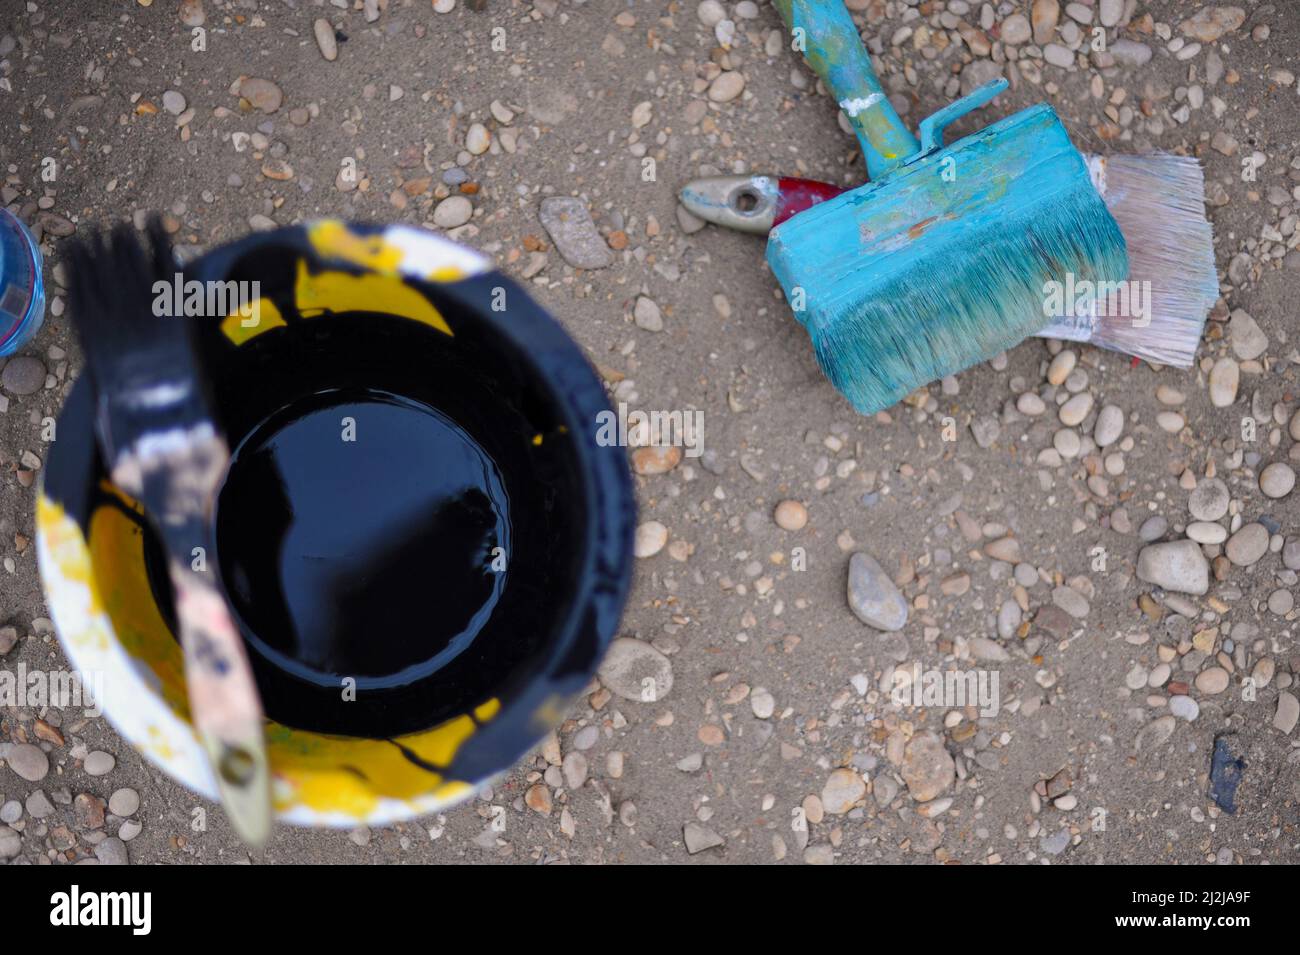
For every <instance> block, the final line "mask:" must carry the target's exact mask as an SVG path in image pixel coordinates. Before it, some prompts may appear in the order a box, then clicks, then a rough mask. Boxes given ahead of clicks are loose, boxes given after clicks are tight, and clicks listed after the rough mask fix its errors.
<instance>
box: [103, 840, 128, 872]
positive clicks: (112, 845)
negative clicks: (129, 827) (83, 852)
mask: <svg viewBox="0 0 1300 955" xmlns="http://www.w3.org/2000/svg"><path fill="white" fill-rule="evenodd" d="M95 858H96V859H98V860H99V863H100V865H128V864H129V860H128V859H127V855H126V843H124V842H123V841H122V840H121V839H119V838H117V836H109V837H108V838H107V839H105V840H104V841H103V842H101V843H100V844H99V845H97V846H95Z"/></svg>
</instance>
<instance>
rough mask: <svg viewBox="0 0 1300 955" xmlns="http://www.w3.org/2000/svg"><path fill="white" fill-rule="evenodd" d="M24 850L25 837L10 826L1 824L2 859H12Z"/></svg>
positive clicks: (0, 855)
mask: <svg viewBox="0 0 1300 955" xmlns="http://www.w3.org/2000/svg"><path fill="white" fill-rule="evenodd" d="M22 851H23V837H22V836H20V835H19V834H18V833H17V832H15V831H14V830H12V829H10V828H9V827H8V826H0V859H12V858H13V857H14V856H16V855H18V853H20V852H22Z"/></svg>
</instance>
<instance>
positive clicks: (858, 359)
mask: <svg viewBox="0 0 1300 955" xmlns="http://www.w3.org/2000/svg"><path fill="white" fill-rule="evenodd" d="M774 2H775V5H776V6H777V8H778V9H779V10H780V11H781V15H782V16H783V17H784V18H785V20H786V23H787V24H788V25H789V26H790V29H791V35H792V37H793V38H794V42H795V45H796V47H800V46H802V48H803V49H804V54H805V56H806V57H807V59H808V62H809V63H810V64H811V65H812V67H813V68H814V69H815V70H816V71H817V73H818V75H820V76H821V78H822V80H823V82H824V83H825V84H826V86H827V87H828V88H829V89H830V90H831V92H832V94H833V95H834V96H835V98H836V100H837V101H838V102H839V104H840V108H841V109H843V110H844V113H845V115H846V116H847V117H848V119H849V122H850V123H851V124H852V125H853V127H854V130H855V132H856V133H857V137H858V141H859V144H860V145H861V147H862V150H863V154H864V156H865V157H866V161H867V172H868V174H869V175H870V176H871V179H872V181H871V182H870V183H868V184H867V185H865V186H860V187H859V188H857V189H854V190H852V191H850V192H846V193H844V194H843V195H840V196H838V197H836V198H834V199H831V200H829V201H826V202H822V203H820V204H818V205H815V206H813V207H812V208H810V209H809V210H807V211H806V212H802V213H800V214H799V215H796V216H794V217H793V218H791V219H789V220H787V221H786V222H784V223H782V224H781V225H779V226H777V227H776V228H775V229H774V230H773V231H772V232H771V233H770V235H769V237H768V245H767V260H768V264H769V265H770V266H771V268H772V271H773V273H774V274H775V275H776V277H777V280H778V281H779V282H780V283H781V287H782V288H783V289H784V290H785V295H786V298H787V300H788V301H789V302H790V306H791V308H792V309H793V310H794V312H795V314H796V316H797V317H798V318H799V320H800V321H801V322H802V323H803V325H804V327H805V328H806V329H807V330H808V333H809V335H810V336H811V338H812V342H813V348H814V350H815V352H816V355H817V360H818V362H819V363H820V364H821V367H822V370H823V371H824V372H825V373H826V376H827V377H828V378H829V379H830V380H831V382H832V384H834V385H835V387H836V388H838V389H839V390H840V392H841V393H843V394H844V396H845V397H847V398H848V399H849V401H850V402H852V404H853V406H854V407H855V408H856V409H857V410H858V411H860V412H862V413H864V414H869V413H872V412H875V411H879V410H881V409H883V408H888V407H889V406H890V405H893V404H895V403H896V402H897V401H899V400H900V399H901V398H903V397H904V396H906V395H907V394H909V393H910V392H912V391H913V390H915V389H916V388H918V387H919V386H921V385H924V384H927V383H928V382H930V381H933V380H935V379H936V378H942V377H943V376H944V375H948V374H953V373H955V372H958V371H961V370H962V369H963V368H967V367H969V366H970V365H973V364H975V363H977V362H980V361H984V360H986V359H988V358H991V357H992V356H993V355H996V354H997V353H998V352H1000V351H1002V350H1004V349H1006V348H1009V347H1011V346H1012V345H1015V344H1016V343H1017V342H1019V341H1021V340H1022V339H1024V338H1026V337H1028V336H1030V335H1032V334H1033V333H1034V332H1036V331H1038V330H1039V329H1040V328H1041V327H1043V326H1044V325H1045V324H1047V321H1048V318H1049V315H1048V314H1047V313H1046V312H1045V311H1044V303H1045V299H1046V298H1047V296H1048V294H1049V290H1050V289H1052V288H1056V287H1062V286H1068V287H1078V286H1080V285H1081V284H1082V283H1091V284H1095V283H1098V282H1108V283H1111V282H1122V281H1123V280H1124V279H1125V278H1127V276H1128V257H1127V254H1126V251H1125V247H1124V237H1123V235H1122V234H1121V233H1120V230H1119V226H1118V225H1117V224H1116V223H1115V220H1114V219H1113V218H1111V215H1110V213H1109V212H1108V211H1107V209H1106V205H1105V203H1104V202H1103V201H1102V200H1101V197H1100V196H1099V195H1098V194H1097V190H1096V189H1094V188H1093V186H1092V182H1091V179H1090V177H1089V174H1088V169H1087V167H1086V165H1085V164H1084V161H1083V157H1082V156H1081V155H1080V154H1079V151H1078V150H1077V149H1075V147H1074V145H1073V144H1072V143H1071V142H1070V138H1069V136H1068V135H1067V134H1066V132H1065V127H1064V126H1062V125H1061V122H1060V120H1059V119H1058V118H1057V116H1056V114H1055V113H1054V112H1053V111H1052V109H1051V108H1050V107H1049V106H1047V105H1045V104H1040V105H1038V106H1034V107H1031V108H1029V109H1026V110H1023V111H1022V112H1020V113H1017V114H1015V115H1014V116H1010V117H1008V118H1006V119H1003V120H1001V121H1000V122H998V123H995V124H994V125H992V126H990V127H988V128H986V129H983V130H981V131H980V132H978V133H975V134H974V135H971V136H968V137H966V138H965V139H962V140H959V141H958V142H956V143H953V144H952V145H950V146H945V145H944V144H943V131H944V128H945V127H946V126H947V125H948V124H949V123H951V122H952V121H953V120H955V119H957V118H959V117H960V116H962V115H964V114H966V113H968V112H970V111H971V110H973V109H976V108H978V107H980V106H982V105H984V104H985V103H987V102H988V101H989V100H991V99H992V98H993V97H994V96H996V95H997V94H998V93H1000V92H1001V91H1002V90H1003V89H1005V88H1006V81H1005V80H997V81H995V82H993V83H989V84H987V85H985V86H983V87H981V88H979V89H977V90H975V91H974V92H973V93H971V94H970V95H969V96H966V97H964V98H962V99H961V100H958V101H957V102H956V103H952V104H950V105H949V106H947V107H946V108H944V109H942V110H940V111H939V112H938V113H935V114H934V115H932V116H930V117H928V118H927V119H925V120H924V121H923V122H922V123H921V125H920V129H919V132H920V140H919V141H918V140H917V139H916V138H915V137H913V136H912V135H911V133H910V132H909V131H908V130H907V128H906V127H905V126H904V125H903V123H902V121H901V120H900V119H899V117H898V114H897V113H896V112H895V111H894V109H893V107H892V106H890V104H889V100H888V98H887V97H886V96H885V94H884V91H883V90H882V89H881V86H880V83H879V81H878V80H877V79H876V76H875V73H874V71H873V69H872V67H871V60H870V57H869V56H868V54H867V51H866V49H865V48H864V47H863V46H862V42H861V40H860V39H859V38H858V33H857V29H856V27H854V25H853V21H852V19H851V18H850V17H849V14H848V11H847V10H845V8H844V5H843V3H842V2H841V0H774ZM1085 287H1086V286H1085Z"/></svg>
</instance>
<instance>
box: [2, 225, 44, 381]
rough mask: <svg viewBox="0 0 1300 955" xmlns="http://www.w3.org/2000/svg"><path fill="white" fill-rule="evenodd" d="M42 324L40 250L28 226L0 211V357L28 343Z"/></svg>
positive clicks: (42, 295)
mask: <svg viewBox="0 0 1300 955" xmlns="http://www.w3.org/2000/svg"><path fill="white" fill-rule="evenodd" d="M44 321H45V283H44V281H42V279H41V250H40V248H38V247H37V245H36V240H35V239H34V238H32V234H31V233H30V232H28V231H27V227H26V226H25V225H23V224H22V222H20V221H19V220H18V219H17V218H16V217H15V216H14V215H12V214H11V213H9V212H8V211H6V210H4V209H0V357H3V356H4V355H12V354H13V353H14V352H16V351H18V349H20V348H22V347H23V346H24V345H26V344H27V343H28V342H29V341H31V339H32V336H33V335H35V334H36V333H37V332H38V331H39V330H40V327H41V323H42V322H44Z"/></svg>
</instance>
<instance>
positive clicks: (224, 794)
mask: <svg viewBox="0 0 1300 955" xmlns="http://www.w3.org/2000/svg"><path fill="white" fill-rule="evenodd" d="M170 565H171V566H170V576H171V580H172V589H173V590H174V591H175V594H176V618H177V622H178V623H179V624H180V632H181V633H180V637H181V649H182V650H183V651H184V654H185V682H186V684H187V685H188V687H189V696H190V715H191V717H192V718H193V720H194V728H195V729H196V730H197V731H198V734H199V739H200V740H201V741H202V743H203V746H204V748H205V749H206V750H207V751H208V758H209V760H211V763H212V772H213V774H214V775H215V776H216V777H217V787H218V789H219V790H220V792H221V802H222V805H223V806H224V807H225V810H226V815H227V816H228V817H229V818H230V821H231V824H232V825H233V826H234V827H235V829H236V831H237V832H238V833H239V834H240V836H241V837H242V838H243V839H244V840H245V841H246V842H248V843H250V844H252V845H255V846H257V845H261V844H262V843H263V842H265V841H266V837H267V835H268V834H269V832H270V827H271V807H270V802H269V793H270V768H269V766H268V764H267V758H266V740H265V736H264V731H263V728H262V724H263V720H262V704H261V700H260V698H259V697H258V694H257V686H256V684H255V683H254V682H253V673H252V669H251V668H250V667H249V663H248V656H247V654H246V653H245V652H244V645H243V641H242V639H241V638H240V635H239V631H238V630H237V629H236V628H235V622H234V620H232V619H231V616H230V609H229V607H228V606H227V604H226V600H225V597H224V596H223V595H222V594H221V592H220V591H218V590H217V588H216V587H215V586H214V585H213V581H212V579H211V576H210V575H209V574H205V573H198V572H196V571H194V570H191V569H190V567H189V566H188V565H185V564H182V563H180V562H179V561H178V560H176V558H175V557H173V558H172V559H171V561H170Z"/></svg>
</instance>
